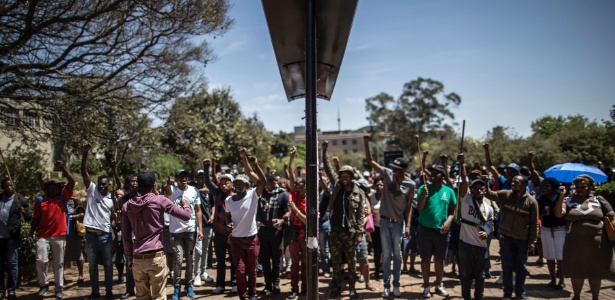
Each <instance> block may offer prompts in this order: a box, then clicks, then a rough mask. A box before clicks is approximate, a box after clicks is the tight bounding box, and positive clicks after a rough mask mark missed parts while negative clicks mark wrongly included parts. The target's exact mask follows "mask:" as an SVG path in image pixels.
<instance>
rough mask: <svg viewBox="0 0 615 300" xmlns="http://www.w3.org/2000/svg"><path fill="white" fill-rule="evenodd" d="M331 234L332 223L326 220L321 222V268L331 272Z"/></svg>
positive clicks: (324, 271) (319, 235)
mask: <svg viewBox="0 0 615 300" xmlns="http://www.w3.org/2000/svg"><path fill="white" fill-rule="evenodd" d="M330 235H331V223H330V222H329V221H325V222H323V223H321V224H320V231H319V232H318V241H319V243H318V244H319V246H320V270H321V271H322V272H323V273H329V274H331V264H330V263H329V236H330Z"/></svg>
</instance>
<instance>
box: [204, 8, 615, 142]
mask: <svg viewBox="0 0 615 300" xmlns="http://www.w3.org/2000/svg"><path fill="white" fill-rule="evenodd" d="M232 4H233V8H232V10H231V12H230V17H231V18H233V19H234V20H235V25H234V27H233V28H232V29H231V30H230V31H229V32H228V33H227V34H225V35H223V36H218V37H216V38H215V39H214V38H208V41H209V42H210V45H211V46H212V47H213V48H214V51H215V53H216V55H217V56H218V59H217V60H216V61H215V62H213V63H210V64H208V65H207V68H205V69H204V72H205V76H206V77H207V78H208V80H209V87H210V88H214V87H230V88H231V90H232V93H233V97H234V99H235V100H236V101H237V102H239V103H240V105H241V109H242V111H243V113H244V114H246V115H252V114H253V113H255V112H256V113H257V114H258V116H259V118H260V119H261V120H262V121H263V122H264V124H265V126H266V128H267V129H268V130H270V131H273V132H276V133H277V132H278V131H280V130H281V131H286V132H291V131H292V130H293V127H294V126H300V125H304V124H305V121H304V120H301V117H303V115H304V113H303V110H304V108H305V103H304V100H303V99H300V100H295V101H293V102H287V100H286V97H285V93H284V88H283V86H282V81H281V79H280V74H279V71H278V69H277V63H276V61H275V56H274V53H273V46H272V44H271V40H270V37H269V31H268V29H267V24H266V22H265V16H264V13H263V9H262V6H261V1H256V0H237V1H232ZM419 76H420V77H423V78H431V79H434V80H438V81H440V82H442V83H443V84H444V86H445V89H446V91H447V92H456V93H457V94H459V95H460V96H461V98H462V102H461V105H460V106H459V107H457V108H454V109H453V112H454V113H455V116H456V121H457V122H458V123H459V126H457V128H458V130H459V131H461V125H460V124H461V123H462V120H464V119H465V120H466V136H472V137H475V138H479V139H480V138H483V137H484V135H485V133H486V132H487V131H488V130H490V129H491V128H493V127H494V126H505V127H510V128H512V129H514V130H515V132H517V133H518V134H519V135H521V136H529V135H530V134H531V129H530V123H531V122H532V121H533V120H536V119H537V118H540V117H542V116H545V115H553V116H556V115H564V116H565V115H570V114H582V115H584V116H586V117H588V118H589V119H590V120H597V121H601V120H602V119H609V109H610V108H611V106H612V105H613V104H615V1H608V0H600V1H598V0H592V1H569V0H539V1H527V0H523V1H452V0H447V1H444V0H442V1H440V0H438V1H392V0H391V1H376V0H362V1H359V6H358V8H357V12H356V15H355V19H354V23H353V28H352V31H351V33H350V38H349V42H348V46H347V48H346V54H345V56H344V61H343V63H342V67H341V70H340V74H339V77H338V81H337V83H336V86H335V90H334V92H333V96H332V100H331V101H326V100H321V99H319V100H318V127H319V128H320V129H321V130H325V131H328V130H337V128H338V124H337V111H338V109H339V111H340V116H341V128H342V129H343V130H344V129H357V128H359V127H362V126H365V125H367V124H368V123H367V120H366V117H367V113H366V112H365V99H366V98H369V97H372V96H375V95H377V94H379V93H381V92H386V93H388V94H390V95H392V96H393V97H395V98H397V97H398V96H399V95H400V94H401V90H402V88H403V84H404V83H406V82H409V81H411V80H413V79H416V78H418V77H419Z"/></svg>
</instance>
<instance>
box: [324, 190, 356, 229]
mask: <svg viewBox="0 0 615 300" xmlns="http://www.w3.org/2000/svg"><path fill="white" fill-rule="evenodd" d="M351 195H352V191H345V190H343V189H342V190H340V191H339V193H337V197H336V198H335V199H334V200H333V201H335V202H334V203H333V212H335V214H333V215H330V216H329V217H330V218H331V228H333V227H335V228H347V227H348V221H347V219H348V213H350V212H348V211H346V210H347V208H348V201H350V199H348V198H350V196H351Z"/></svg>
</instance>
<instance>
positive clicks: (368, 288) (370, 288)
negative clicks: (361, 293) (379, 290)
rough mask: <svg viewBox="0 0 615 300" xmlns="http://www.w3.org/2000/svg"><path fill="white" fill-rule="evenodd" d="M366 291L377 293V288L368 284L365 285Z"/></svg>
mask: <svg viewBox="0 0 615 300" xmlns="http://www.w3.org/2000/svg"><path fill="white" fill-rule="evenodd" d="M365 289H367V290H370V291H372V292H373V291H375V290H376V287H374V286H373V285H372V284H371V283H366V284H365Z"/></svg>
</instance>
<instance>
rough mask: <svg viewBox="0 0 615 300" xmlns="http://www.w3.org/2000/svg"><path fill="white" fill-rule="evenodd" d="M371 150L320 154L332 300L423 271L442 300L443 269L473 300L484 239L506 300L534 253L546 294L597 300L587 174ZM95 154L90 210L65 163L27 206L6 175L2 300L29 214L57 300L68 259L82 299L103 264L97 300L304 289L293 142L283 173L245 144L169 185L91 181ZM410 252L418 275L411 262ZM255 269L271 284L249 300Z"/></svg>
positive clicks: (39, 265) (602, 263)
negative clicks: (359, 164)
mask: <svg viewBox="0 0 615 300" xmlns="http://www.w3.org/2000/svg"><path fill="white" fill-rule="evenodd" d="M364 145H365V158H366V162H367V163H368V164H369V165H370V167H371V172H369V171H368V172H360V171H358V170H357V168H355V167H353V166H349V165H343V166H340V163H339V159H338V158H337V157H333V158H332V159H329V156H328V151H327V150H328V142H326V141H325V142H323V144H322V148H321V150H322V151H321V153H322V166H321V170H320V173H319V174H320V176H319V199H318V220H319V227H318V228H319V244H320V245H319V258H320V264H319V275H320V276H322V277H324V278H330V284H329V298H332V299H333V298H338V297H340V296H341V295H342V293H344V292H345V289H346V288H347V290H348V296H349V297H350V298H351V299H357V298H358V297H359V294H358V292H357V284H358V283H363V284H364V285H365V289H367V290H370V291H377V290H378V288H377V287H376V285H375V284H374V283H373V282H374V281H380V280H381V281H382V289H381V290H382V291H381V296H382V297H383V298H388V297H390V296H391V295H392V296H394V297H401V296H402V291H401V289H400V277H401V275H402V269H403V271H408V272H411V273H415V274H416V275H417V276H419V277H422V280H423V292H422V297H423V298H430V297H432V293H434V294H437V295H440V296H448V292H447V291H446V289H445V286H444V284H443V275H444V266H445V265H446V264H452V265H453V269H454V268H455V266H456V267H457V268H458V271H459V273H458V274H459V275H458V277H459V283H460V285H461V291H462V295H461V296H462V298H463V299H472V298H474V299H482V298H483V293H484V286H485V278H490V277H491V272H490V264H491V257H490V253H489V247H490V244H491V243H492V242H493V240H497V241H499V244H500V247H499V248H500V258H501V263H502V276H501V278H500V281H501V283H502V284H503V298H504V299H512V297H513V293H514V295H515V297H516V299H528V295H527V293H526V291H525V279H526V276H527V270H526V264H527V260H528V253H530V252H534V251H537V252H539V255H541V256H540V257H541V259H542V257H544V259H546V261H547V267H548V270H549V274H550V281H549V282H548V283H547V284H546V285H547V286H548V287H550V288H554V289H563V288H565V287H566V280H565V278H570V283H571V287H572V291H573V298H572V299H580V293H581V288H582V286H583V284H584V280H585V279H587V280H588V281H589V286H590V289H591V293H592V297H593V299H598V297H599V292H600V285H601V279H604V278H608V277H610V276H612V274H613V273H612V271H611V266H610V265H611V261H612V255H613V251H612V246H611V244H610V241H609V240H608V238H607V236H606V233H605V230H604V229H603V226H604V222H611V223H612V224H615V212H613V209H612V207H611V205H610V204H609V202H607V201H606V200H605V199H603V198H602V197H600V196H595V195H594V193H593V191H594V189H595V184H594V180H593V179H592V177H590V176H588V175H580V176H578V177H577V178H575V179H574V180H573V181H572V183H571V184H572V185H570V184H567V185H564V184H563V183H560V182H558V181H557V180H556V179H554V178H544V176H543V175H541V174H540V172H538V171H537V170H536V169H535V167H534V154H533V152H529V153H528V161H527V167H520V166H519V165H518V164H516V163H509V164H506V165H498V166H495V165H494V164H493V162H492V161H491V157H490V148H489V145H488V144H484V145H483V148H484V155H485V162H486V165H485V166H483V167H481V166H479V165H478V164H476V163H474V164H472V166H469V165H467V164H466V161H465V156H464V154H463V153H462V154H459V155H458V156H457V162H456V163H455V164H454V165H453V166H451V165H449V164H448V157H447V156H446V155H442V156H440V157H438V158H437V163H436V164H434V165H431V166H428V167H426V166H425V161H426V157H427V155H428V154H429V153H428V152H427V151H426V152H424V153H422V154H423V156H422V163H421V166H420V169H421V170H420V171H419V172H417V173H415V174H409V173H408V172H409V171H408V170H409V169H410V166H409V164H408V162H407V161H406V160H404V159H403V158H396V159H395V160H393V161H392V162H391V163H389V164H388V165H386V166H382V165H380V164H379V163H378V162H376V161H375V160H373V158H372V156H371V153H370V151H369V149H370V137H369V136H365V137H364ZM91 148H92V147H91V146H90V145H84V146H83V147H82V149H81V150H82V157H81V159H82V160H81V175H82V177H83V183H84V186H85V188H86V193H87V196H86V199H85V203H84V205H79V203H80V202H79V201H78V200H74V199H73V194H74V190H75V179H74V178H73V176H72V174H71V173H70V172H69V171H68V170H67V168H66V167H65V166H64V164H63V163H62V162H60V161H58V162H56V163H55V166H56V167H57V168H58V169H59V170H61V171H62V174H63V178H65V179H66V180H67V181H68V182H67V183H66V182H63V181H59V180H55V179H51V180H48V181H44V180H43V177H42V174H40V173H39V174H37V179H38V182H39V184H40V185H41V188H42V191H43V195H41V196H40V197H38V198H37V199H36V200H35V201H34V205H33V207H30V204H29V203H28V201H27V200H26V199H24V198H23V197H18V198H15V191H14V189H13V184H12V182H11V181H10V180H9V179H3V180H2V191H3V194H2V200H1V202H0V204H1V206H0V250H1V253H0V267H1V268H2V270H1V272H0V292H2V296H3V297H8V298H9V299H11V298H12V299H14V298H16V295H15V287H16V285H17V278H18V275H17V270H18V259H17V255H18V246H19V241H20V239H21V238H22V237H21V236H20V227H21V222H24V221H30V220H31V222H32V227H31V230H30V232H29V235H28V236H27V237H24V238H27V239H29V240H30V241H31V242H33V243H34V241H35V243H36V270H37V275H38V285H39V286H40V290H39V292H38V294H39V295H40V296H44V295H45V294H46V293H47V292H48V289H49V287H48V286H49V280H48V277H47V269H48V268H47V265H48V263H49V261H50V260H49V258H50V257H51V262H52V263H53V264H52V268H53V272H54V283H55V289H54V292H55V297H56V298H58V299H61V298H63V282H64V264H65V263H66V262H68V261H76V262H77V266H78V267H79V278H78V282H80V283H82V282H83V281H84V276H83V261H84V260H85V258H87V260H88V263H89V264H88V265H89V269H88V270H89V280H90V286H91V294H90V295H89V296H88V297H87V298H86V299H88V300H91V299H97V298H99V297H101V294H100V288H101V287H100V286H101V284H100V282H99V276H98V275H99V269H98V266H99V265H102V266H103V270H104V283H103V284H102V285H103V286H104V288H105V297H106V299H113V298H114V295H113V280H114V278H113V272H114V270H113V267H114V265H115V268H116V269H117V271H118V278H119V280H120V281H121V282H125V288H126V289H125V293H124V294H122V295H121V296H120V298H121V299H128V298H131V297H133V296H136V298H137V299H150V298H151V299H166V298H167V295H166V292H165V291H166V286H167V281H168V280H170V282H171V284H172V286H173V294H172V299H173V300H179V299H180V298H181V297H182V296H184V295H185V296H187V297H189V298H194V297H195V296H196V293H195V290H194V286H201V285H202V284H203V282H209V283H212V284H213V285H215V288H214V289H213V290H211V291H210V292H211V293H213V294H224V293H227V292H231V293H237V294H238V296H239V297H240V299H250V300H253V299H257V296H258V295H259V294H260V295H263V296H267V295H272V294H273V295H277V294H280V293H282V290H281V288H280V274H281V272H282V270H283V267H288V266H289V265H290V282H291V284H290V286H291V287H290V290H288V291H284V292H285V293H287V294H286V298H287V299H296V298H297V297H299V295H301V294H305V293H306V291H307V282H306V267H307V266H306V265H307V252H306V251H307V249H306V223H307V213H306V180H305V177H304V176H303V175H304V174H302V173H301V171H299V170H298V169H299V168H298V167H296V166H295V156H296V154H297V149H296V148H295V147H292V148H291V149H290V152H289V155H290V161H289V164H288V168H286V167H285V170H284V174H277V173H276V172H275V171H269V169H268V168H265V170H267V172H265V171H263V168H262V167H261V166H260V165H259V161H258V159H257V158H256V157H254V156H250V155H248V154H247V153H246V150H245V149H241V151H240V153H238V159H240V160H241V161H242V165H243V170H242V171H241V172H237V173H233V172H232V171H230V170H228V171H226V172H225V171H224V170H222V171H218V169H219V166H217V165H216V161H215V160H212V159H203V161H202V165H203V168H202V169H200V170H198V171H197V172H196V174H195V175H194V176H192V175H191V174H190V172H188V171H186V170H184V169H180V170H177V172H176V173H175V174H174V176H169V177H167V178H164V182H163V183H162V184H161V186H158V182H160V181H161V180H163V178H160V177H159V176H158V174H157V173H155V172H154V171H152V170H148V169H147V168H146V166H143V170H142V171H141V172H140V173H139V174H134V175H128V176H126V177H125V181H124V182H122V181H121V179H120V176H119V174H118V172H117V164H116V163H115V161H113V162H112V166H113V175H112V178H111V177H108V176H99V177H98V178H97V179H96V182H93V181H92V179H91V178H90V175H89V174H88V165H87V161H88V155H89V153H90V152H91ZM417 167H418V166H417ZM114 184H115V186H113V185H114ZM84 237H85V256H84V252H83V251H81V243H82V241H83V238H84ZM333 241H334V242H333ZM210 253H213V254H215V258H216V260H217V264H216V269H215V278H213V277H211V276H210V275H209V274H208V273H207V268H208V267H211V260H212V257H211V255H210ZM369 253H372V254H373V272H372V271H371V269H372V268H371V267H370V262H369V259H368V255H369ZM287 254H288V255H287ZM417 255H418V256H419V257H420V258H421V264H420V270H417V269H416V267H415V263H414V262H415V258H416V256H417ZM408 258H410V265H409V267H408V263H407V260H408ZM579 258H581V259H579ZM583 258H591V259H583ZM432 262H433V270H434V273H435V278H433V280H432V278H431V277H430V274H431V265H432ZM357 267H358V268H357ZM227 268H230V277H231V278H229V281H228V282H227V278H226V272H227ZM124 271H125V274H124ZM261 271H262V274H263V281H264V287H263V289H262V290H261V291H257V289H256V286H257V285H256V283H257V272H261ZM5 272H7V274H8V280H6V283H5V278H4V274H5ZM182 273H183V278H182ZM124 275H125V276H124ZM227 283H230V286H231V289H230V291H227V290H226V286H227ZM182 284H183V287H184V289H183V290H182ZM472 290H473V292H472Z"/></svg>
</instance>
